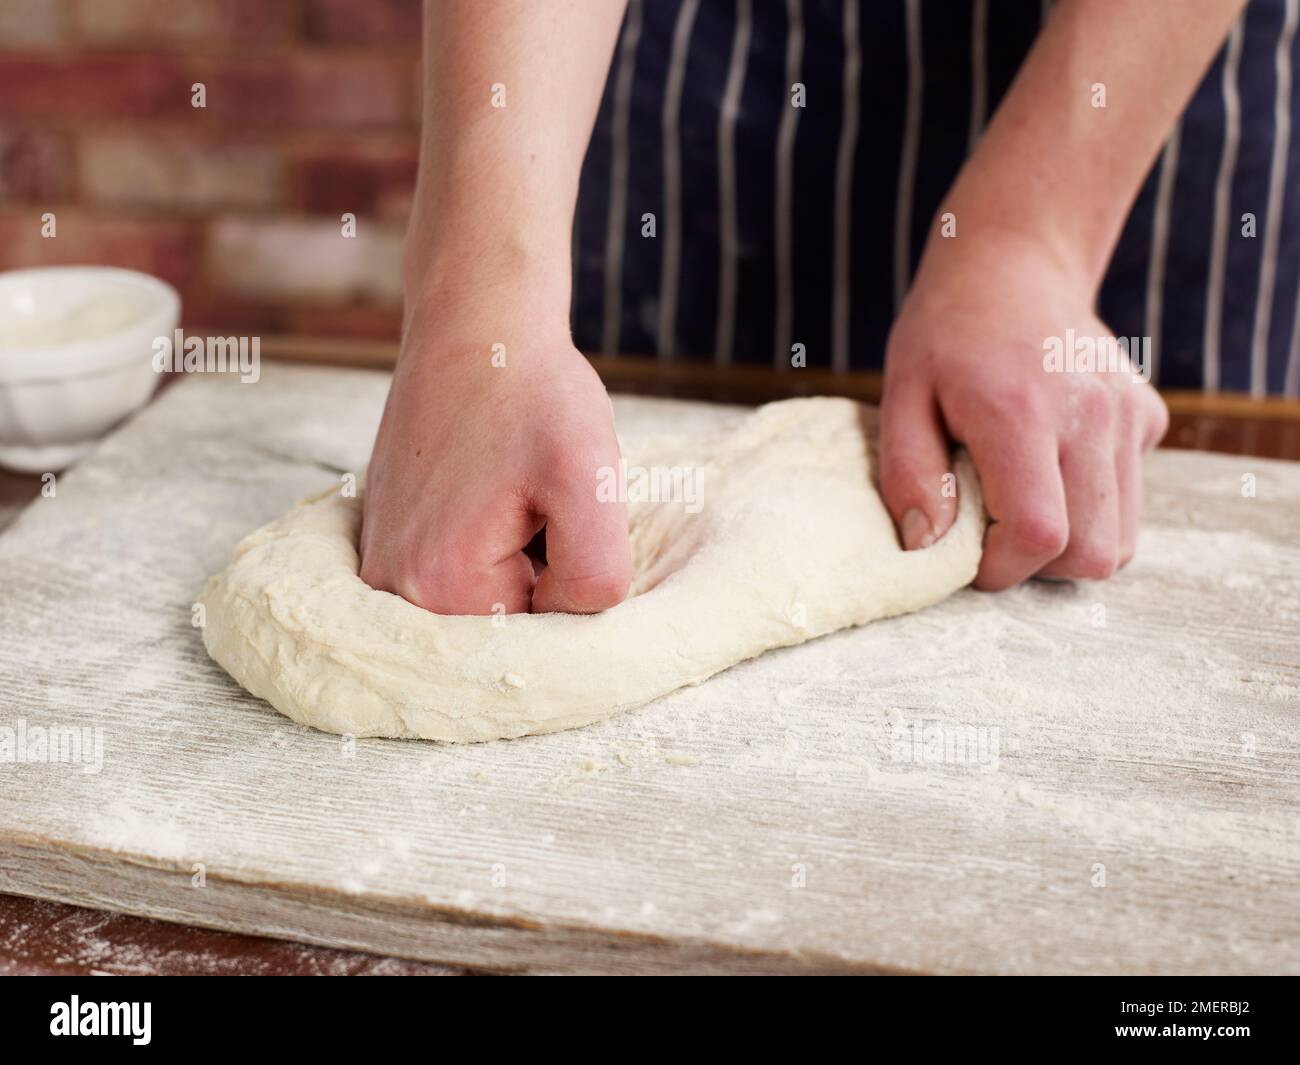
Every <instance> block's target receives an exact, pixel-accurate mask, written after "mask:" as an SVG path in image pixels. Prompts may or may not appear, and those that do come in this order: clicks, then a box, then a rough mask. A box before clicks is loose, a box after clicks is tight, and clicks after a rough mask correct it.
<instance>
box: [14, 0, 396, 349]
mask: <svg viewBox="0 0 1300 1065" xmlns="http://www.w3.org/2000/svg"><path fill="white" fill-rule="evenodd" d="M419 41H420V0H0V269H11V268H14V267H23V266H37V265H44V264H52V263H106V264H114V265H120V266H128V267H133V268H135V269H139V270H145V271H148V272H149V273H152V274H157V275H158V276H160V277H163V278H166V279H167V280H168V281H170V282H171V283H172V284H174V285H176V286H177V288H179V289H180V291H181V294H182V297H183V299H184V324H185V326H186V327H187V328H192V329H196V330H197V329H220V330H222V331H225V332H230V331H235V330H238V331H242V332H250V333H254V332H255V333H265V334H271V333H299V334H307V335H328V336H354V337H396V335H397V330H398V323H399V320H400V306H399V304H400V285H399V260H400V247H401V236H402V230H403V226H404V223H405V217H406V213H407V211H408V209H409V205H410V197H411V192H412V189H413V186H414V181H415V167H416V143H417V130H418V108H419V96H418V85H417V79H418V64H419ZM199 82H201V83H202V84H203V86H204V90H205V93H206V107H203V108H196V107H194V106H192V93H191V86H193V85H194V84H195V83H199ZM46 212H53V213H54V215H55V218H56V225H57V229H56V234H57V235H56V236H55V237H54V238H53V239H49V238H45V237H43V236H42V221H41V219H42V215H44V214H45V213H46ZM344 212H350V213H352V214H353V215H355V216H356V236H355V238H351V239H349V238H345V237H344V236H343V234H342V232H341V228H342V223H341V221H340V216H341V215H342V214H343V213H344Z"/></svg>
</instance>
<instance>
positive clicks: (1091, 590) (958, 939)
mask: <svg viewBox="0 0 1300 1065" xmlns="http://www.w3.org/2000/svg"><path fill="white" fill-rule="evenodd" d="M386 384H387V379H386V377H384V376H383V375H380V374H370V373H365V372H358V371H340V370H328V371H325V370H311V369H290V368H287V367H280V366H267V367H265V368H264V373H263V377H262V379H261V381H260V382H259V383H257V384H255V385H240V384H238V383H237V382H235V381H231V380H226V379H224V378H222V379H214V378H206V377H199V378H191V379H188V380H185V381H182V382H181V383H179V384H178V385H176V386H175V387H173V388H171V389H169V390H167V392H166V393H165V394H164V395H163V396H161V397H160V398H159V400H158V401H157V402H156V403H155V404H154V405H153V406H151V407H150V408H148V409H147V410H146V411H145V412H144V413H143V414H142V415H140V416H139V417H138V418H136V419H135V420H133V421H132V422H130V423H129V424H128V425H126V426H125V427H124V428H122V429H121V430H120V431H119V432H117V433H116V434H115V435H113V436H112V437H111V438H109V439H108V440H107V441H105V442H104V444H103V445H102V446H101V447H100V448H99V449H98V450H97V451H96V452H94V453H93V454H92V455H91V456H90V457H89V458H88V459H86V460H85V461H84V462H83V463H82V464H81V465H80V466H79V467H78V468H77V469H75V470H73V471H72V472H70V473H68V474H66V475H65V476H62V477H61V478H60V479H59V481H58V487H57V495H56V496H55V497H54V498H45V499H39V500H37V501H36V502H35V503H33V504H32V505H31V506H30V507H29V508H28V509H27V510H26V511H25V512H24V513H23V514H22V515H20V516H19V517H18V519H17V520H16V521H15V522H14V523H13V525H11V526H10V527H9V528H8V529H7V530H5V531H4V532H3V533H2V534H0V727H9V728H15V729H16V728H17V727H18V724H19V722H20V721H22V722H25V723H26V726H27V727H28V728H29V729H30V728H31V727H33V726H42V727H45V726H53V725H57V726H71V727H79V728H92V729H94V728H98V729H102V732H101V733H100V735H101V736H102V738H103V765H102V769H101V770H100V771H99V772H85V771H84V769H85V767H84V766H82V765H73V764H60V763H54V764H51V763H48V762H41V761H29V762H25V763H18V764H7V763H0V891H5V892H11V893H17V894H24V895H32V896H37V897H41V898H48V899H57V900H62V901H68V902H74V903H80V904H83V905H89V906H92V907H97V908H103V909H112V910H119V911H124V912H128V913H135V914H141V915H146V916H152V917H158V918H162V919H164V920H170V921H179V922H189V923H195V924H200V925H205V926H209V927H215V928H224V929H232V930H236V931H246V932H257V933H263V934H269V935H273V936H277V937H282V938H287V939H297V940H303V941H308V942H313V943H320V944H324V945H328V946H341V947H351V948H358V949H364V950H368V951H373V952H377V953H381V954H390V955H396V956H404V957H409V958H416V959H423V960H428V961H440V962H450V963H455V964H458V965H465V966H472V967H480V968H489V969H499V970H504V971H605V972H656V971H683V970H690V971H733V972H734V971H740V972H754V971H761V972H769V971H810V970H817V971H839V970H855V971H865V972H871V971H898V970H902V971H922V972H1004V973H1015V972H1201V971H1213V972H1239V971H1256V972H1278V971H1286V972H1300V766H1298V765H1297V754H1298V753H1300V535H1298V533H1297V530H1300V466H1297V465H1294V464H1285V463H1278V462H1269V461H1265V460H1256V459H1237V458H1227V457H1223V456H1212V455H1205V454H1195V453H1180V452H1164V453H1160V454H1157V455H1155V456H1153V457H1152V458H1151V459H1150V460H1149V462H1148V465H1147V476H1148V484H1149V493H1148V512H1147V513H1148V519H1147V524H1146V527H1145V530H1144V535H1143V541H1142V545H1141V548H1140V551H1139V555H1138V558H1137V560H1136V562H1135V563H1134V565H1133V566H1132V567H1130V568H1129V569H1128V570H1127V571H1125V572H1124V573H1123V574H1121V575H1120V576H1118V577H1117V578H1116V579H1114V580H1112V581H1110V582H1107V583H1105V584H1102V585H1095V586H1087V585H1072V584H1046V583H1033V584H1030V585H1028V586H1026V587H1023V588H1019V589H1016V590H1014V591H1012V592H1009V593H1003V594H1000V595H985V594H980V593H976V592H973V591H966V592H963V593H960V594H959V595H958V596H956V597H955V598H953V599H951V600H949V601H947V602H946V603H943V604H941V605H940V606H938V607H935V608H932V609H930V610H927V611H924V612H922V613H919V614H915V615H911V616H908V617H903V618H898V619H894V620H890V621H881V622H876V623H873V624H871V625H869V626H867V627H865V628H863V629H858V630H853V631H850V632H844V633H840V634H837V635H835V636H831V637H828V638H826V639H822V640H818V641H815V642H813V643H811V644H806V645H803V646H801V647H797V648H792V649H788V650H785V651H779V652H775V653H772V654H769V655H766V656H764V657H762V658H760V659H758V660H756V661H753V662H749V663H746V664H743V665H741V666H738V667H736V668H734V669H732V670H730V671H728V672H726V673H724V674H722V675H720V676H718V677H717V678H715V679H713V680H710V681H708V682H707V683H705V684H703V685H701V686H699V687H697V688H692V689H688V690H685V691H682V692H678V693H676V694H674V695H672V696H669V697H668V698H665V699H662V700H659V701H658V702H656V703H652V704H651V705H649V706H647V707H645V708H643V709H641V710H638V711H634V712H631V713H628V714H625V715H622V716H621V717H618V718H616V719H614V720H612V721H610V722H607V723H604V724H600V725H596V726H592V727H590V728H587V729H583V730H579V731H575V732H568V733H559V734H555V735H549V736H539V737H533V738H528V739H522V740H514V741H508V742H499V743H489V744H481V745H476V746H469V747H442V746H437V745H433V744H427V743H419V742H410V741H405V742H403V741H385V740H364V741H360V742H357V743H356V744H355V746H351V745H349V744H347V743H346V742H344V741H341V740H340V739H339V737H336V736H330V735H325V734H321V733H316V732H312V731H310V730H307V729H304V728H301V727H299V726H297V725H294V724H293V723H292V722H290V721H288V720H287V719H285V718H283V717H281V716H280V715H279V714H277V713H276V712H275V711H273V710H272V709H271V708H270V707H268V706H267V705H266V704H264V703H262V702H260V701H258V700H256V699H253V698H251V697H249V696H247V695H245V694H244V693H243V692H242V691H241V690H240V689H239V688H238V687H237V686H236V685H235V684H234V682H233V681H231V680H230V679H229V678H228V677H227V676H226V675H225V673H223V672H222V671H221V670H220V669H219V668H218V667H216V666H215V665H214V664H213V663H212V662H210V661H209V660H208V658H207V656H206V654H205V653H204V651H203V646H202V642H201V640H200V638H199V633H198V631H197V630H196V629H194V628H193V627H192V626H191V612H190V608H191V604H192V602H193V601H194V597H195V595H196V594H197V592H198V590H199V588H200V587H201V586H202V583H203V581H204V579H205V578H206V577H207V576H208V575H209V574H210V573H213V572H215V571H217V570H218V569H220V568H221V567H222V566H224V565H225V563H226V561H227V559H228V558H229V556H230V551H231V548H232V547H233V545H234V543H235V542H236V540H238V539H239V538H240V537H241V536H242V535H244V533H246V532H248V531H249V530H250V529H253V528H256V527H257V526H259V525H261V524H263V523H264V522H266V521H268V520H269V519H271V518H273V517H275V516H277V515H279V514H281V513H282V512H283V511H285V510H286V509H287V508H288V507H289V506H290V505H291V504H292V503H293V502H295V501H296V500H297V499H298V498H300V497H302V496H304V495H306V494H308V493H310V492H313V491H318V490H320V489H322V488H325V487H327V486H328V485H329V484H330V483H332V482H336V481H337V479H338V476H339V474H338V472H337V471H338V470H349V471H357V472H359V471H360V470H361V469H362V468H363V467H364V464H365V461H366V458H367V455H368V451H369V446H370V441H371V438H372V436H373V432H374V428H375V425H376V424H377V419H378V415H379V410H380V406H381V404H382V400H383V395H384V390H385V388H386ZM723 416H725V415H724V412H723V411H722V410H720V409H719V408H714V407H709V406H704V405H697V404H683V403H672V402H667V401H655V400H626V401H620V402H619V403H618V417H619V423H620V427H621V429H622V430H623V431H624V432H625V433H642V432H648V431H651V430H653V429H655V428H656V427H662V426H663V425H665V424H667V423H673V424H676V425H679V426H680V425H682V424H683V423H690V424H691V425H692V426H696V427H699V428H704V427H706V426H707V425H709V424H711V423H713V422H715V421H716V420H717V419H718V418H720V417H723ZM1247 475H1249V478H1251V479H1253V487H1254V495H1253V497H1252V496H1248V495H1243V491H1242V489H1243V477H1247ZM1246 484H1247V487H1249V486H1250V485H1251V484H1252V480H1250V479H1248V480H1247V482H1246ZM810 550H815V545H810ZM945 740H947V741H948V742H947V743H946V744H945V742H944V741H945ZM92 768H93V766H92ZM196 868H201V872H202V877H201V878H200V877H199V876H198V874H196ZM200 879H201V883H202V886H196V881H198V880H200Z"/></svg>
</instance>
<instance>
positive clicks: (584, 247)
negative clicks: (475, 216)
mask: <svg viewBox="0 0 1300 1065" xmlns="http://www.w3.org/2000/svg"><path fill="white" fill-rule="evenodd" d="M1049 9H1050V2H1044V0H630V4H629V9H628V13H627V17H626V19H625V21H624V25H623V29H622V33H621V35H620V39H619V42H618V45H617V47H616V50H615V56H614V61H613V64H612V66H611V70H610V75H609V80H608V82H607V85H606V89H605V94H604V98H603V100H602V102H601V106H600V112H599V115H598V118H597V123H596V128H595V132H594V134H593V136H592V141H591V145H590V148H589V150H588V153H587V157H586V160H585V162H584V165H583V171H582V185H581V193H580V196H579V204H578V213H577V218H576V222H575V232H574V304H573V324H574V335H575V339H576V341H577V343H578V345H579V347H581V348H583V349H584V350H589V351H603V352H609V353H613V352H623V353H633V354H655V355H658V356H659V357H660V358H662V359H683V360H705V361H708V360H712V361H715V362H719V363H727V362H731V363H737V364H751V365H754V364H757V365H768V366H777V365H784V366H787V367H788V366H789V364H790V361H789V360H790V354H791V349H792V347H793V346H794V345H796V344H799V345H802V346H803V350H804V351H805V353H806V358H807V363H808V365H809V366H820V367H826V368H832V369H839V370H849V369H854V370H860V369H879V368H880V365H881V360H882V357H883V352H884V345H885V339H886V336H887V334H888V331H889V326H890V323H891V321H892V319H893V316H894V313H895V310H896V308H897V306H898V303H899V300H900V299H901V296H902V294H903V293H904V292H905V291H906V289H907V285H908V284H909V283H910V280H911V277H912V274H913V272H914V270H915V268H916V264H917V261H918V259H919V258H920V255H921V250H922V247H923V246H924V243H925V239H926V236H927V232H928V229H929V226H930V224H931V220H932V218H933V217H934V215H935V212H936V211H937V210H938V208H939V204H940V200H941V198H942V197H943V195H944V193H945V192H946V191H947V189H948V188H949V186H950V185H951V183H952V181H953V178H954V177H955V176H956V173H957V171H958V169H959V168H960V166H961V165H962V162H963V161H964V160H965V158H966V156H967V154H968V153H969V151H970V150H971V147H972V145H973V143H974V141H975V139H976V138H977V137H978V135H979V132H980V130H981V129H982V128H983V126H984V125H985V124H986V122H987V119H988V116H989V115H990V114H991V113H992V111H993V109H994V108H996V107H997V104H998V101H999V100H1000V99H1001V97H1002V95H1003V94H1004V93H1005V92H1006V90H1007V88H1008V86H1009V85H1010V83H1011V79H1012V78H1013V77H1014V75H1015V73H1016V70H1017V69H1018V67H1019V66H1020V64H1021V62H1022V61H1023V59H1024V57H1025V55H1026V53H1027V52H1028V50H1029V48H1030V46H1031V45H1032V44H1033V41H1034V38H1035V37H1036V36H1037V34H1038V32H1039V30H1040V28H1041V26H1042V23H1043V20H1044V18H1045V17H1048V15H1047V13H1048V11H1049ZM1297 21H1300V0H1253V2H1252V3H1250V4H1249V5H1248V7H1247V9H1246V11H1245V13H1244V15H1243V16H1242V18H1241V19H1240V20H1239V22H1238V23H1237V25H1236V26H1235V27H1234V29H1233V31H1232V35H1231V37H1230V38H1229V40H1228V42H1227V43H1226V44H1225V46H1224V48H1223V49H1222V51H1221V52H1220V54H1219V55H1218V56H1217V58H1216V59H1215V61H1214V63H1213V65H1212V67H1211V68H1210V70H1209V72H1208V74H1207V75H1206V77H1205V80H1204V81H1203V82H1202V84H1201V85H1200V87H1199V88H1198V89H1197V91H1196V94H1195V96H1194V98H1193V99H1192V101H1191V103H1190V105H1189V106H1188V108H1187V110H1186V112H1185V113H1184V115H1183V116H1182V118H1181V120H1180V121H1179V123H1178V125H1177V127H1176V129H1175V130H1174V132H1173V134H1172V135H1171V137H1170V139H1169V142H1168V143H1167V144H1166V146H1165V148H1164V150H1163V152H1162V153H1161V155H1160V158H1159V159H1158V160H1157V162H1156V164H1155V166H1154V167H1153V168H1152V171H1151V174H1150V175H1149V176H1148V178H1147V181H1146V183H1145V184H1144V186H1143V188H1142V191H1141V194H1140V195H1139V197H1138V199H1137V202H1136V204H1135V205H1134V208H1133V211H1132V214H1131V215H1130V217H1129V219H1128V222H1127V225H1126V226H1125V229H1124V232H1123V235H1122V237H1121V239H1120V241H1119V244H1118V247H1117V248H1116V251H1115V255H1114V258H1113V259H1112V261H1111V264H1110V267H1109V270H1108V272H1107V275H1106V279H1105V283H1104V285H1103V287H1102V291H1101V297H1100V306H1099V310H1100V313H1101V315H1102V318H1103V319H1104V320H1105V321H1106V322H1107V323H1108V325H1109V326H1110V328H1111V329H1112V330H1113V331H1114V333H1115V334H1116V335H1118V336H1126V337H1149V338H1150V343H1151V347H1152V349H1153V354H1154V373H1155V379H1156V382H1157V383H1158V384H1159V385H1160V386H1161V387H1163V388H1175V389H1210V390H1212V389H1223V390H1228V391H1240V392H1252V393H1255V394H1257V395H1262V394H1265V393H1282V392H1285V393H1287V394H1290V395H1296V394H1297V393H1298V392H1300V315H1297V304H1298V303H1300V136H1292V129H1291V125H1292V121H1293V117H1297V116H1300V77H1293V76H1292V71H1293V70H1294V69H1296V67H1297V65H1298V64H1297V33H1296V30H1297ZM796 85H798V86H802V89H801V90H796V91H802V93H803V94H804V96H803V100H802V102H803V103H804V104H805V106H803V107H796V106H794V100H793V98H792V86H796ZM1248 216H1249V217H1248Z"/></svg>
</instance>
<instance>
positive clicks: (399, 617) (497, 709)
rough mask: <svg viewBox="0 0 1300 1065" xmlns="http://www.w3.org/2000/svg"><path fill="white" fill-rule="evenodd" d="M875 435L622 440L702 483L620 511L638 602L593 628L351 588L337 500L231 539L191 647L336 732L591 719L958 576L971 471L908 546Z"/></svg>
mask: <svg viewBox="0 0 1300 1065" xmlns="http://www.w3.org/2000/svg"><path fill="white" fill-rule="evenodd" d="M875 422H876V419H875V412H874V410H872V409H870V408H867V407H863V406H861V405H860V404H857V403H854V402H852V401H851V400H846V399H825V398H823V399H795V400H785V401H783V402H780V403H771V404H768V405H767V406H765V407H760V408H758V409H757V410H754V411H751V412H747V413H746V414H744V415H742V416H740V417H739V418H738V419H737V420H736V421H735V422H733V423H731V424H730V425H728V426H727V427H726V428H725V429H724V430H723V431H720V432H715V433H712V434H710V435H708V436H703V437H693V438H692V437H682V436H675V437H660V438H658V439H654V440H647V441H646V442H645V443H644V444H643V445H642V446H640V447H638V448H635V449H634V454H631V455H627V456H625V458H626V461H627V462H628V464H629V471H630V472H629V477H628V484H629V485H631V486H634V487H635V486H636V484H637V483H638V482H637V478H636V473H635V471H636V470H638V469H644V470H657V471H664V470H667V469H670V468H676V469H679V470H686V471H691V470H696V471H698V472H697V476H698V478H699V479H698V480H697V481H696V482H694V487H695V488H697V489H698V491H699V495H698V497H693V496H690V493H689V492H686V493H684V494H686V495H687V496H688V500H689V499H691V498H693V499H694V500H695V502H694V504H692V503H691V502H690V501H688V500H683V499H681V498H678V499H677V500H676V501H669V502H652V501H648V500H647V501H633V502H630V503H629V508H628V522H629V528H630V534H631V543H632V561H633V568H634V573H635V576H634V581H633V586H632V592H631V595H630V596H629V598H628V599H627V601H626V602H623V603H621V604H620V605H618V606H616V607H614V608H613V609H611V610H606V611H604V612H603V613H600V614H594V615H589V616H581V615H572V614H514V615H509V616H505V615H501V616H499V617H495V618H494V617H446V616H439V615H435V614H431V613H429V612H428V611H426V610H423V609H421V608H419V607H417V606H413V605H412V604H411V603H408V602H407V601H406V600H404V599H402V598H401V597H400V596H397V595H392V594H390V593H388V592H379V591H375V590H374V589H372V588H370V587H369V586H367V585H366V584H365V583H364V582H363V581H362V580H361V579H360V577H358V576H357V570H358V558H357V537H358V533H359V530H360V525H361V500H360V498H355V497H354V498H348V497H345V496H343V495H342V493H341V492H340V490H339V489H337V488H336V489H332V490H331V491H329V492H325V493H322V494H321V495H318V496H315V497H313V498H311V499H308V500H306V501H304V502H303V503H301V504H300V505H299V506H298V507H297V508H296V509H294V510H293V511H291V512H290V513H289V514H288V515H286V516H285V517H283V518H281V519H280V520H279V521H276V522H273V523H272V524H270V525H268V526H266V527H265V528H263V529H260V530H258V531H257V532H255V533H253V534H252V535H250V536H248V537H247V538H245V539H244V540H243V541H242V542H241V543H240V544H239V546H238V547H237V548H236V549H235V557H234V561H233V562H232V563H231V564H230V566H229V567H228V568H227V569H226V570H225V572H224V573H222V574H220V575H218V576H216V577H214V578H212V579H211V580H210V581H209V582H208V585H207V588H206V589H205V591H204V594H203V597H202V602H203V603H204V605H205V607H206V622H205V627H204V629H203V641H204V643H205V645H206V646H207V649H208V652H209V653H210V654H211V655H212V657H213V658H214V659H216V661H217V662H219V663H220V664H221V665H222V666H224V667H225V668H226V670H227V671H229V673H230V674H231V676H233V677H234V678H235V679H236V680H237V681H239V683H240V684H242V685H243V686H244V687H245V688H247V689H248V690H249V691H250V692H252V693H253V694H254V695H258V696H261V697H262V698H263V699H266V700H267V701H268V702H269V703H271V705H272V706H274V707H275V708H276V709H278V710H280V711H281V712H282V713H284V714H286V715H288V716H289V717H291V718H293V719H294V720H295V721H299V722H301V723H303V724H306V725H311V726H313V727H315V728H319V729H324V730H325V731H327V732H337V733H345V734H351V735H354V736H392V737H412V738H417V737H418V738H421V739H430V740H444V741H448V742H453V743H460V742H471V741H477V740H492V739H500V738H503V737H512V736H524V735H528V734H530V733H538V732H551V731H554V730H557V729H565V728H574V727H576V726H579V725H586V724H589V723H591V722H593V721H600V720H602V719H604V718H607V717H610V716H612V715H614V714H616V713H618V712H619V711H621V710H626V709H628V708H630V707H634V706H640V705H642V704H643V703H647V702H649V701H650V700H652V699H655V698H657V697H659V696H661V695H666V694H667V693H668V692H671V691H673V690H674V689H676V688H680V687H682V686H683V685H687V684H696V683H698V682H699V681H702V680H704V679H705V678H707V677H710V676H712V675H713V674H715V673H717V672H719V671H721V670H724V669H726V668H728V667H729V666H732V665H735V664H736V663H737V662H741V661H743V660H745V659H747V658H753V657H754V656H756V655H759V654H762V653H763V652H764V651H767V650H769V649H771V648H774V647H783V646H787V645H789V644H797V643H802V642H803V641H804V640H810V639H813V638H814V637H816V636H822V635H825V634H826V633H829V632H834V631H835V630H836V629H842V628H844V627H846V626H849V625H861V624H863V623H864V622H867V621H871V620H873V619H876V618H883V617H889V616H891V615H894V614H902V613H906V612H908V611H911V610H918V609H920V608H922V607H925V606H929V605H930V604H932V603H936V602H938V601H939V600H941V599H943V598H944V597H946V596H947V595H949V594H951V593H952V592H954V591H956V590H957V589H958V588H961V587H962V586H963V585H965V584H967V583H969V582H970V581H971V579H972V578H973V577H974V575H975V571H976V568H977V567H978V565H979V559H980V551H981V542H982V539H983V533H984V511H983V506H982V503H981V499H980V493H979V485H978V482H977V481H976V478H975V475H974V471H973V469H972V467H971V464H970V462H969V460H968V459H967V458H966V456H965V455H964V454H961V453H959V454H958V455H957V456H956V458H955V462H954V472H955V473H956V486H957V492H958V516H957V520H956V523H955V524H954V525H953V527H952V528H951V529H950V530H949V531H948V533H947V534H946V535H945V536H944V537H943V538H942V539H941V540H940V541H939V542H938V543H937V544H935V545H934V546H932V547H930V548H927V549H925V550H922V551H910V552H904V551H903V550H902V549H901V548H900V547H899V544H898V540H897V538H896V535H895V532H894V526H893V523H892V521H891V520H890V517H889V514H888V512H887V511H886V509H885V506H884V504H883V503H882V502H881V500H880V497H879V495H878V494H877V492H876V489H875V487H874V485H873V473H874V470H873V466H874V448H875ZM681 483H682V484H685V485H688V486H689V485H690V484H691V482H689V480H687V481H684V482H681ZM691 511H695V512H694V513H692V512H691Z"/></svg>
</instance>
